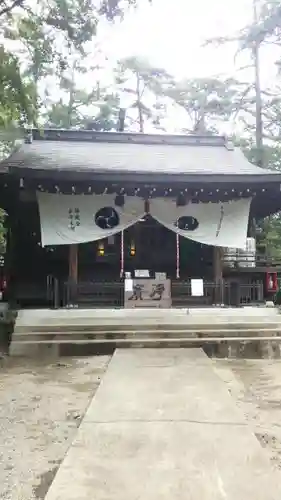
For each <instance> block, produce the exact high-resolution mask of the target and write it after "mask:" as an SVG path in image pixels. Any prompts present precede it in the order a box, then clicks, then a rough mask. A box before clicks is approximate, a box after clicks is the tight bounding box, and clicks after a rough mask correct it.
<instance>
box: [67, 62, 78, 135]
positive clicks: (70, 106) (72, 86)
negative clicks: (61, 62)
mask: <svg viewBox="0 0 281 500" xmlns="http://www.w3.org/2000/svg"><path fill="white" fill-rule="evenodd" d="M75 66H76V63H74V65H73V68H72V75H71V84H70V89H69V99H68V106H67V128H71V126H72V115H73V106H74V95H75V94H74V89H75Z"/></svg>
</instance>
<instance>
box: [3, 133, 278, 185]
mask: <svg viewBox="0 0 281 500" xmlns="http://www.w3.org/2000/svg"><path fill="white" fill-rule="evenodd" d="M29 138H30V140H29V141H27V142H29V143H25V144H23V145H22V147H21V148H20V149H19V150H18V151H17V152H15V153H14V154H13V155H12V156H11V157H10V158H9V159H8V160H6V161H5V162H4V166H7V167H9V168H13V167H14V168H24V169H33V170H48V171H65V172H67V171H72V172H84V173H85V172H89V173H94V172H95V173H97V174H99V173H110V172H111V173H113V172H114V174H117V173H120V174H124V173H127V174H128V173H129V174H145V175H148V176H150V175H152V174H165V177H166V176H174V175H178V174H182V175H186V176H190V175H191V176H192V177H193V176H218V175H220V176H232V177H233V176H239V177H241V176H245V178H247V177H248V176H254V177H260V176H266V177H268V176H276V179H277V177H278V180H279V182H280V179H281V176H280V174H276V173H274V172H272V171H269V170H265V169H261V168H259V167H257V166H255V165H253V164H251V163H250V162H249V161H248V160H247V159H246V157H245V156H244V154H243V153H242V151H241V150H240V149H239V148H235V147H233V146H232V144H230V143H229V142H228V141H227V139H226V138H225V137H222V136H206V137H203V136H201V137H200V136H170V135H146V134H127V133H117V132H116V133H115V132H110V133H106V132H105V133H96V132H92V131H64V130H46V131H44V132H43V134H41V133H40V132H39V131H38V130H35V131H33V133H32V137H31V136H30V137H29ZM31 139H32V140H31ZM225 180H227V178H225ZM272 180H273V178H272Z"/></svg>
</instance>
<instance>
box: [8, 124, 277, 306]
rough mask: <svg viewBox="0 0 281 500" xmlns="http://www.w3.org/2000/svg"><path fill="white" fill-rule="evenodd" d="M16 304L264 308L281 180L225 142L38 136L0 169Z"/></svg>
mask: <svg viewBox="0 0 281 500" xmlns="http://www.w3.org/2000/svg"><path fill="white" fill-rule="evenodd" d="M0 167H1V168H0V173H1V175H0V189H1V200H2V203H1V208H3V209H4V210H5V211H6V213H7V219H6V226H7V250H6V257H5V280H6V284H7V285H6V289H5V296H6V297H7V299H8V300H9V301H10V302H12V303H13V304H16V306H17V307H20V308H24V307H55V308H59V307H110V308H114V307H190V306H198V305H200V306H212V305H217V304H219V305H221V304H224V305H225V306H230V305H232V306H239V305H247V304H258V303H263V302H264V301H266V300H268V299H269V298H271V297H272V294H273V293H274V292H275V291H276V287H277V273H278V272H279V271H280V270H281V262H280V263H279V264H278V262H274V261H273V259H272V258H271V257H270V256H269V255H267V252H266V250H265V248H264V247H263V246H261V245H260V244H259V241H258V234H257V227H258V226H259V221H261V220H262V219H264V218H265V217H267V216H269V215H270V214H274V213H277V212H278V211H279V210H281V174H279V173H276V172H273V171H269V170H265V169H261V168H259V167H257V166H255V165H253V164H251V163H250V162H249V161H248V160H247V159H246V157H245V156H244V155H243V153H242V151H241V150H240V149H239V148H236V147H234V146H233V144H232V143H231V142H229V141H228V139H227V138H225V137H223V136H186V135H173V136H172V135H146V134H135V133H125V132H100V133H97V132H93V131H79V130H55V129H48V130H44V131H40V130H37V129H34V130H32V131H31V132H30V133H28V134H27V136H26V140H25V141H23V143H22V144H21V145H20V146H19V147H18V148H17V149H16V150H15V151H14V152H13V154H12V155H11V156H10V157H9V158H8V159H6V160H5V161H3V162H2V163H1V165H0Z"/></svg>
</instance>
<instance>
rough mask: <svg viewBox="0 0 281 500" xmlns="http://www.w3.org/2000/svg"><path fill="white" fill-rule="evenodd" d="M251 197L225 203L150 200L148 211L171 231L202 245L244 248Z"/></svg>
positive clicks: (163, 199) (164, 199)
mask: <svg viewBox="0 0 281 500" xmlns="http://www.w3.org/2000/svg"><path fill="white" fill-rule="evenodd" d="M251 201H252V200H251V198H246V199H241V200H237V201H236V200H235V201H230V202H227V203H189V204H187V205H186V206H184V207H177V205H176V200H173V199H169V198H155V199H152V200H150V213H151V215H152V217H154V218H155V219H156V220H157V221H158V222H160V224H163V226H166V227H167V228H168V229H171V230H172V231H174V232H175V233H178V234H180V235H181V236H184V237H185V238H189V239H191V240H194V241H197V242H199V243H203V244H206V245H213V246H220V247H235V248H241V249H245V248H246V238H247V229H248V220H249V212H250V205H251Z"/></svg>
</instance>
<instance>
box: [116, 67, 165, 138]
mask: <svg viewBox="0 0 281 500" xmlns="http://www.w3.org/2000/svg"><path fill="white" fill-rule="evenodd" d="M115 79H116V84H117V85H118V88H119V90H120V91H121V93H123V94H127V95H128V96H130V97H131V103H130V106H129V107H130V109H136V111H137V122H138V128H139V131H140V132H144V122H145V120H151V121H152V123H154V124H155V125H156V126H160V115H161V114H160V112H159V111H160V110H161V108H163V106H164V104H163V103H162V104H161V103H160V101H159V99H160V98H161V97H162V98H164V97H165V96H166V94H167V92H168V89H169V88H170V87H171V86H172V85H173V78H172V76H171V75H170V74H169V73H168V72H167V71H165V70H164V69H163V68H156V67H153V66H151V64H150V63H149V62H148V61H147V60H145V59H142V58H139V57H128V58H125V59H122V60H120V61H119V63H118V66H117V68H116V76H115ZM148 95H149V96H150V99H148ZM152 96H153V98H152ZM151 98H152V99H151ZM153 99H154V103H153V102H151V101H153ZM148 101H150V103H149V104H148Z"/></svg>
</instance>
